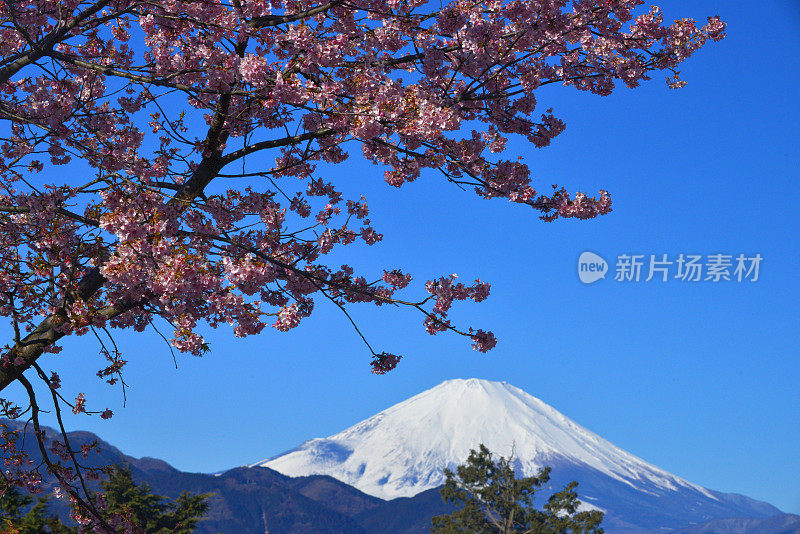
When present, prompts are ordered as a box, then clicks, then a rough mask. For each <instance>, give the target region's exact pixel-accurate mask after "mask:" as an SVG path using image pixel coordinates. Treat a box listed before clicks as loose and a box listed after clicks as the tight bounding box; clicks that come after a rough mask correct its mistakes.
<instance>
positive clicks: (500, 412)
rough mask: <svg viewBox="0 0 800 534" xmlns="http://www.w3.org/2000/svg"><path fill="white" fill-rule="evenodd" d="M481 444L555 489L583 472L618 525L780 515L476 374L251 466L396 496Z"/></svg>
mask: <svg viewBox="0 0 800 534" xmlns="http://www.w3.org/2000/svg"><path fill="white" fill-rule="evenodd" d="M481 443H483V444H484V445H486V446H487V447H488V448H489V450H491V451H492V452H493V453H495V454H497V455H502V456H506V457H509V456H510V455H512V454H513V458H514V461H515V469H516V471H517V473H518V476H529V475H533V474H535V473H536V472H537V471H538V470H539V468H541V467H544V466H551V467H552V468H553V472H552V486H553V487H554V488H558V487H561V486H563V484H564V483H566V482H569V481H571V480H578V482H579V483H580V486H579V490H580V494H581V498H582V500H583V501H584V502H585V503H586V505H587V507H591V508H599V509H601V510H605V511H606V512H607V514H606V517H607V518H608V519H610V520H611V521H612V523H613V525H615V526H616V527H617V528H614V529H612V530H615V531H630V530H637V529H638V528H639V527H647V528H648V529H650V528H670V527H671V528H678V527H682V526H685V525H686V524H688V523H689V522H701V521H707V520H710V519H716V518H724V517H736V516H740V517H765V516H769V515H773V514H777V513H780V511H779V510H777V509H776V508H774V507H772V506H770V505H767V504H766V503H760V502H758V501H753V500H752V499H748V498H746V497H741V496H734V495H731V494H724V493H719V492H714V491H710V490H707V489H705V488H703V487H700V486H698V485H696V484H692V483H691V482H688V481H686V480H684V479H682V478H680V477H677V476H675V475H672V474H670V473H668V472H666V471H664V470H662V469H659V468H658V467H656V466H654V465H651V464H649V463H647V462H645V461H644V460H642V459H640V458H637V457H636V456H634V455H632V454H630V453H628V452H625V451H624V450H622V449H620V448H619V447H616V446H615V445H613V444H611V443H609V442H608V441H606V440H604V439H603V438H601V437H600V436H598V435H597V434H594V433H593V432H591V431H589V430H587V429H585V428H583V427H582V426H580V425H578V424H577V423H575V422H573V421H571V420H570V419H568V418H567V417H565V416H564V415H562V414H561V413H559V412H558V411H557V410H555V409H554V408H552V407H551V406H548V405H547V404H545V403H544V402H542V401H540V400H539V399H537V398H535V397H533V396H531V395H529V394H527V393H526V392H524V391H522V390H521V389H519V388H516V387H514V386H512V385H510V384H507V383H505V382H491V381H487V380H479V379H474V378H472V379H468V380H462V379H457V380H448V381H446V382H443V383H442V384H440V385H438V386H436V387H434V388H432V389H429V390H427V391H424V392H422V393H420V394H418V395H416V396H414V397H411V398H410V399H408V400H406V401H404V402H401V403H399V404H396V405H394V406H392V407H390V408H388V409H386V410H384V411H382V412H380V413H378V414H376V415H374V416H372V417H370V418H369V419H366V420H364V421H362V422H360V423H357V424H356V425H354V426H352V427H350V428H348V429H345V430H343V431H342V432H339V433H338V434H335V435H333V436H330V437H328V438H322V439H319V438H318V439H312V440H309V441H307V442H305V443H303V444H301V445H300V446H299V447H297V448H295V449H293V450H290V451H288V452H285V453H283V454H280V455H278V456H276V457H273V458H270V459H267V460H263V461H261V462H257V463H255V464H253V465H252V466H251V467H256V466H262V467H269V468H271V469H274V470H276V471H278V472H280V473H283V474H285V475H288V476H293V477H296V476H306V475H329V476H331V477H333V478H336V479H338V480H340V481H342V482H344V483H346V484H349V485H351V486H354V487H355V488H357V489H359V490H361V491H363V492H364V493H367V494H369V495H373V496H376V497H380V498H383V499H393V498H396V497H411V496H414V495H417V494H419V493H421V492H423V491H425V490H428V489H431V488H436V487H438V486H441V485H442V484H443V483H444V480H445V477H444V474H443V469H444V468H445V467H449V468H451V469H454V468H455V466H457V465H459V464H461V463H463V462H464V461H465V460H466V458H467V456H468V455H469V451H470V449H477V448H478V445H479V444H481ZM670 518H671V519H670ZM673 525H674V526H673ZM609 526H611V525H609ZM606 530H607V531H609V529H608V528H607V529H606Z"/></svg>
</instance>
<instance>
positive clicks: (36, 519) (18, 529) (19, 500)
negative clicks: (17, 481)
mask: <svg viewBox="0 0 800 534" xmlns="http://www.w3.org/2000/svg"><path fill="white" fill-rule="evenodd" d="M0 486H1V487H0V534H11V533H13V534H74V533H77V532H78V531H77V529H74V528H72V527H68V526H66V525H64V524H63V523H62V522H61V520H60V519H59V518H58V517H57V516H55V515H53V514H51V513H50V512H48V511H47V499H46V498H39V499H37V501H36V504H34V505H33V507H32V508H30V510H28V511H27V513H25V514H24V515H23V511H24V510H25V509H26V508H28V507H29V506H30V505H31V504H32V503H33V499H32V498H31V497H29V496H28V495H22V494H21V493H20V492H19V490H18V489H17V488H16V486H13V485H9V484H2V485H0Z"/></svg>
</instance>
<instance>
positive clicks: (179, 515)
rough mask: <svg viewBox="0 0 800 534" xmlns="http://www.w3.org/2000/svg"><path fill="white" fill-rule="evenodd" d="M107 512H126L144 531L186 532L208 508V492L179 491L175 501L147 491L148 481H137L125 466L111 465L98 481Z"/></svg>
mask: <svg viewBox="0 0 800 534" xmlns="http://www.w3.org/2000/svg"><path fill="white" fill-rule="evenodd" d="M100 485H101V486H102V488H103V490H104V492H105V498H106V502H107V503H108V512H109V513H110V514H118V515H120V516H128V517H130V518H131V520H132V522H133V523H134V524H135V525H137V526H139V527H141V528H143V529H144V530H145V532H147V534H166V533H176V534H190V533H191V532H192V531H193V530H194V527H195V526H196V525H197V523H198V522H199V521H200V520H201V519H202V517H203V515H205V513H206V512H207V511H208V503H207V502H206V499H207V498H208V496H209V494H207V493H204V494H201V495H192V494H190V493H189V492H183V493H181V494H180V496H178V498H177V499H176V500H175V502H168V501H166V500H165V498H164V497H161V496H160V495H155V494H153V493H151V491H150V486H149V485H148V484H140V485H137V484H136V483H135V482H134V481H133V477H132V476H131V471H130V469H129V468H127V467H120V466H114V467H112V469H111V471H110V472H109V477H108V480H105V481H103V482H101V483H100Z"/></svg>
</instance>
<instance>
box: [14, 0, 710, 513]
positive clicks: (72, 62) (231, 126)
mask: <svg viewBox="0 0 800 534" xmlns="http://www.w3.org/2000/svg"><path fill="white" fill-rule="evenodd" d="M640 4H642V1H641V0H574V1H573V2H571V3H570V4H569V5H568V3H567V1H566V0H505V1H501V0H450V1H449V2H447V3H444V4H443V3H440V2H428V1H427V0H330V1H328V2H325V1H324V0H322V3H319V0H271V1H267V0H231V1H228V0H164V1H159V2H151V1H143V0H58V1H53V0H19V1H18V0H13V1H12V0H3V1H2V2H0V138H2V139H0V314H1V315H2V316H3V317H4V318H6V319H7V320H8V321H9V324H10V325H11V326H12V328H13V332H14V335H13V339H12V340H8V342H7V344H6V345H5V346H4V347H3V350H2V356H1V359H0V390H2V389H4V388H5V387H6V386H8V385H9V384H12V383H14V382H19V383H20V384H22V386H23V387H24V388H25V390H26V391H27V392H28V396H29V399H28V401H29V406H28V409H27V410H23V409H22V408H21V407H20V406H17V405H16V404H14V403H11V402H10V401H7V400H3V401H2V403H3V404H2V407H3V412H4V415H5V416H7V417H12V418H13V417H19V416H21V414H22V413H27V412H28V411H30V413H31V416H32V419H33V423H34V426H35V428H36V431H37V432H38V431H39V425H38V415H37V414H38V410H39V408H38V404H37V399H36V398H35V395H34V388H33V385H32V384H31V382H30V381H29V378H28V377H27V376H26V371H30V373H28V375H29V376H30V377H31V378H35V379H37V380H42V381H44V382H45V383H46V384H47V386H48V388H49V391H50V393H51V395H50V396H51V397H52V399H50V400H51V401H52V402H53V403H54V406H55V409H56V413H57V414H59V421H60V409H61V407H62V406H65V407H69V408H70V409H72V410H73V411H74V412H76V413H78V412H87V413H89V412H90V410H89V408H87V400H86V399H85V398H84V396H83V395H82V394H81V395H79V396H78V398H76V399H75V400H70V399H67V398H66V397H64V396H62V395H61V393H60V391H59V387H60V378H59V375H58V373H57V372H53V371H51V372H45V370H44V369H43V367H42V366H41V365H40V359H42V360H46V357H45V358H42V357H43V355H45V354H47V353H55V352H58V351H59V350H61V349H60V345H59V341H60V340H61V339H62V338H64V337H65V336H70V335H76V336H81V335H87V334H88V335H93V336H95V337H96V339H97V340H98V344H99V345H98V346H99V347H100V354H101V355H102V357H103V358H104V360H105V363H104V364H103V368H102V369H100V370H99V372H98V373H97V375H98V376H99V377H100V378H101V379H103V380H106V381H107V382H108V383H109V384H112V385H113V384H117V383H119V384H121V385H122V386H123V387H124V381H123V380H122V374H121V373H122V370H123V367H124V365H125V359H124V355H122V354H120V352H119V351H118V350H117V349H116V347H115V345H114V340H113V337H112V332H113V330H114V329H126V330H134V331H136V332H142V331H144V330H147V329H151V328H153V329H156V328H161V327H164V326H166V328H168V330H169V332H170V333H167V334H166V337H168V338H169V339H168V341H169V343H170V344H171V345H172V347H174V348H175V349H176V350H178V351H180V352H184V353H190V354H194V355H200V354H202V353H203V352H204V351H205V350H207V346H208V345H207V343H206V341H205V340H204V339H203V337H202V336H201V335H200V333H199V332H198V328H200V327H202V326H203V325H210V326H211V327H216V326H218V325H220V324H222V323H227V324H229V325H231V326H232V328H233V334H234V335H235V336H247V335H252V334H258V333H260V332H262V331H263V330H264V329H265V328H267V327H270V328H274V329H276V330H278V331H281V332H283V331H287V330H290V329H292V328H294V327H296V326H297V325H298V324H299V323H300V322H301V321H302V320H303V319H304V318H305V317H308V316H309V315H310V314H311V313H312V311H313V309H314V306H315V304H316V302H318V301H320V300H322V301H330V302H332V303H333V305H335V306H337V307H338V308H340V309H341V310H342V312H343V313H344V314H347V313H348V311H347V310H348V308H349V307H350V306H351V305H352V304H355V303H366V304H373V305H377V306H382V305H395V306H402V307H407V308H409V309H410V311H412V312H414V313H419V314H420V318H421V320H422V323H423V327H424V328H425V329H426V330H427V331H428V332H429V333H430V334H437V333H439V332H445V331H450V332H454V333H457V334H460V335H463V336H466V337H468V338H469V339H470V340H471V343H472V346H473V347H474V348H475V349H477V350H479V351H483V352H485V351H487V350H489V349H491V348H492V347H493V346H494V345H495V343H496V340H495V338H494V336H493V334H492V333H491V332H488V331H484V330H482V329H478V328H465V327H460V326H457V325H453V324H451V322H450V320H449V319H448V311H449V310H450V308H451V306H452V304H453V303H454V302H455V301H462V300H473V301H476V302H480V301H482V300H484V299H485V298H486V297H487V296H488V294H489V284H487V283H485V282H482V281H480V280H477V281H475V282H474V283H472V284H465V283H462V282H459V281H457V280H456V279H455V278H453V277H450V276H444V277H440V278H433V279H431V280H429V281H428V282H427V283H426V284H425V286H424V287H425V292H424V293H423V294H422V295H418V296H416V297H415V296H413V295H409V296H406V293H407V292H408V291H409V289H405V290H404V288H406V287H407V286H408V285H409V283H410V282H411V276H410V275H409V274H407V273H405V272H404V271H403V270H402V269H401V268H400V267H395V266H387V267H386V268H385V270H384V271H383V276H381V277H380V278H379V279H368V278H367V277H366V276H365V275H363V274H359V273H357V272H355V271H354V269H353V268H352V267H350V266H348V265H342V266H340V267H333V266H329V265H326V262H325V256H326V255H327V254H329V253H330V252H331V251H332V250H334V249H337V250H338V249H339V248H341V247H345V246H347V245H351V244H353V243H357V242H363V243H366V244H367V245H373V244H375V243H377V242H379V241H380V240H381V239H382V235H381V234H380V233H379V229H376V228H374V227H373V226H372V225H371V222H370V219H369V207H368V204H367V201H366V199H364V198H363V197H361V198H358V199H349V200H348V199H344V198H343V195H342V194H341V192H340V191H339V189H340V188H338V187H337V177H336V175H335V174H332V172H331V171H330V169H331V168H332V167H333V165H334V164H345V165H346V162H347V159H348V157H349V156H350V154H351V152H352V151H360V152H361V154H362V156H363V157H364V158H366V159H367V160H368V161H370V162H372V163H374V164H375V165H376V172H375V175H376V176H378V177H380V176H382V177H383V179H384V180H385V181H386V183H387V184H388V185H389V186H392V187H401V186H402V185H403V184H404V183H406V182H410V181H413V180H415V179H417V178H419V177H420V176H421V175H422V174H423V173H425V174H426V175H430V176H431V177H435V176H439V177H440V178H441V179H443V180H446V181H448V182H451V183H452V184H453V185H454V193H455V194H460V191H458V189H461V190H468V191H474V193H476V194H478V195H479V196H481V197H483V198H487V199H490V198H504V199H506V200H508V201H511V202H514V203H519V204H526V205H528V206H530V207H531V208H533V209H534V210H537V211H538V212H539V215H540V217H541V219H543V220H545V221H553V220H555V219H558V218H577V219H590V218H593V217H595V216H598V215H602V214H605V213H608V212H609V211H610V210H611V200H610V196H609V194H608V193H607V192H606V191H602V190H601V191H599V193H598V194H597V195H596V196H590V195H587V194H584V193H580V192H579V193H575V194H572V195H571V194H569V193H568V192H567V191H566V190H564V189H563V188H558V187H556V186H554V187H553V188H552V189H550V188H549V186H548V187H546V188H545V191H540V190H537V189H536V188H535V187H534V184H533V183H532V181H531V178H530V172H529V169H528V167H527V165H526V164H525V163H524V161H521V160H519V159H518V158H517V157H515V156H516V155H510V154H508V153H507V152H508V151H507V150H506V142H507V139H508V138H509V137H510V136H521V137H523V138H525V139H527V140H528V141H529V142H530V143H531V144H532V145H534V146H535V147H546V146H547V145H549V144H550V142H551V140H552V139H553V138H554V137H556V136H557V135H559V134H560V133H561V132H562V131H563V130H564V127H565V125H564V123H563V122H562V120H561V119H559V118H558V117H556V116H555V115H554V114H553V112H552V110H551V109H547V110H546V111H542V110H541V109H540V108H541V107H544V106H540V105H539V103H538V102H537V98H536V91H537V89H538V88H540V87H542V86H545V85H550V84H561V85H563V86H565V87H573V88H575V89H577V90H580V91H589V92H592V93H595V94H598V95H608V94H610V93H611V92H612V91H613V90H614V88H615V87H618V86H627V87H631V88H633V87H637V86H638V85H639V84H640V83H641V82H642V81H644V80H648V79H649V78H650V75H651V74H652V73H653V72H655V71H662V72H664V73H665V74H666V76H667V82H668V84H669V86H670V87H673V88H679V87H681V86H683V85H684V83H685V82H683V81H681V80H680V78H679V77H678V70H677V68H678V66H679V64H680V63H681V62H682V61H683V60H685V59H686V58H688V57H689V56H691V55H692V54H693V53H694V52H695V51H696V50H697V49H699V48H700V47H701V46H703V45H704V44H705V43H706V42H707V41H708V40H712V41H717V40H719V39H722V38H723V37H724V31H725V24H724V22H722V21H721V20H720V19H719V18H718V17H710V18H709V19H708V21H707V23H705V24H704V25H702V26H700V25H698V24H696V23H695V22H694V21H693V20H691V19H682V20H677V21H675V22H673V23H671V24H667V23H665V22H664V20H663V17H662V14H661V12H660V10H659V9H658V8H656V7H652V8H650V9H649V10H642V12H641V13H640V14H638V15H637V14H635V13H634V12H633V10H634V9H635V8H637V7H638V6H639V5H640ZM512 156H513V157H512ZM347 317H348V318H349V315H347ZM353 326H356V325H355V324H354V325H353ZM356 328H357V327H356ZM359 334H360V332H359ZM365 341H366V340H365ZM367 347H368V349H369V351H370V353H371V354H372V362H371V365H372V369H373V371H374V372H375V373H378V374H380V373H384V372H387V371H390V370H391V369H393V368H394V367H395V366H396V365H397V363H398V360H399V359H400V357H399V356H397V355H394V354H392V353H389V352H378V351H375V350H373V349H372V347H371V346H370V345H369V343H367ZM94 413H100V414H101V415H102V417H104V418H108V417H110V416H111V412H110V411H109V410H105V411H102V412H101V411H99V410H98V411H95V412H94ZM62 432H63V425H62ZM5 441H6V447H7V453H8V454H10V455H11V457H12V458H16V460H15V461H16V462H17V463H18V464H20V465H17V466H16V467H14V468H13V469H11V468H9V469H7V472H6V476H7V477H9V478H12V479H14V480H16V481H17V482H22V483H25V484H27V485H28V487H29V488H30V489H33V490H35V489H36V487H37V484H38V483H39V481H40V479H41V477H40V476H39V475H38V474H37V473H38V471H36V470H35V469H27V468H26V465H25V461H23V459H20V458H18V457H16V456H14V454H17V453H14V454H12V453H10V452H8V451H10V450H11V448H12V445H11V444H13V443H14V437H13V436H12V432H10V431H7V432H6V440H5ZM40 442H41V440H40ZM41 448H42V454H43V455H44V457H45V462H46V464H47V467H48V469H49V471H50V473H51V474H53V475H55V476H56V477H57V478H58V480H59V482H60V483H61V488H62V490H63V491H65V492H66V493H68V494H69V495H70V496H71V497H72V498H73V499H78V500H80V504H81V506H82V509H83V510H85V511H86V513H87V517H88V518H89V519H87V521H95V523H96V524H98V525H100V526H99V527H98V528H101V529H102V528H106V529H108V528H111V526H110V525H109V524H108V523H107V522H105V520H103V519H102V510H101V508H102V507H101V506H99V505H98V504H97V503H93V502H90V501H89V500H84V498H85V496H86V495H87V493H86V491H85V490H86V488H85V487H83V488H81V484H83V482H84V481H83V478H82V475H81V471H82V470H81V468H80V466H79V463H78V461H77V459H76V455H77V454H76V451H73V450H72V449H71V448H70V447H69V443H68V442H67V441H66V436H64V441H63V447H62V450H59V451H57V452H53V454H54V455H56V456H59V457H61V459H63V460H64V462H65V464H66V465H69V466H70V467H64V466H62V465H61V463H60V460H51V459H50V457H49V456H48V454H47V451H45V450H44V448H43V447H41ZM51 452H52V451H51ZM77 456H79V455H77ZM12 463H13V462H12ZM26 469H27V470H26ZM79 490H81V491H79ZM81 495H83V497H81Z"/></svg>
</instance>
